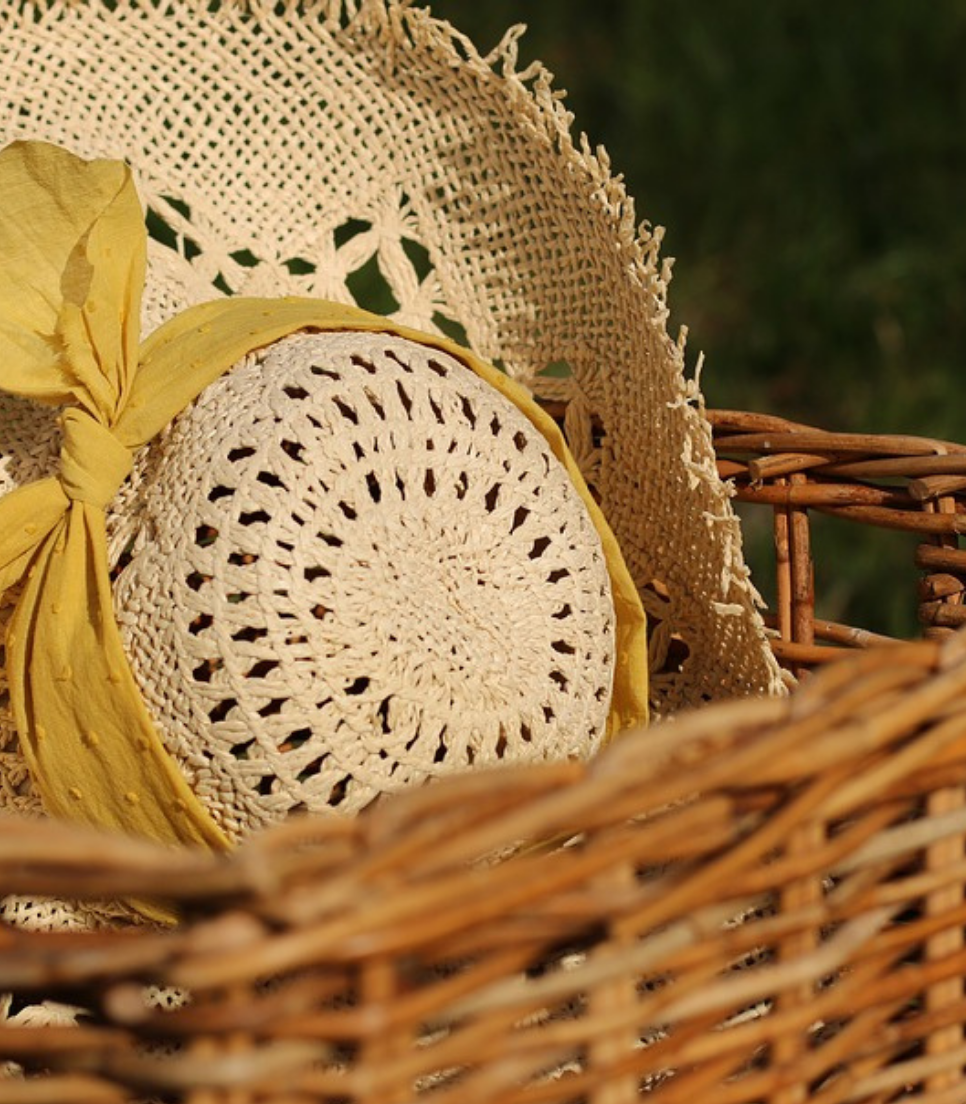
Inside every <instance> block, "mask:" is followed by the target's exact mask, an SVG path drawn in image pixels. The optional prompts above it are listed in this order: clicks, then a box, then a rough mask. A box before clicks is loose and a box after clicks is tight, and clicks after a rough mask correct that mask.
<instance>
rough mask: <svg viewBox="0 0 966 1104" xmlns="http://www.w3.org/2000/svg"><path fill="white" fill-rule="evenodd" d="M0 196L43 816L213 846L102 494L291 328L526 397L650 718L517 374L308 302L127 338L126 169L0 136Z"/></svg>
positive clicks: (13, 551)
mask: <svg viewBox="0 0 966 1104" xmlns="http://www.w3.org/2000/svg"><path fill="white" fill-rule="evenodd" d="M0 196H2V197H3V203H2V204H0V388H2V389H3V390H5V391H8V392H10V393H12V394H15V395H20V396H22V397H24V398H29V399H33V400H34V401H37V402H41V403H45V404H48V405H51V406H59V407H64V408H66V409H65V410H64V413H63V414H62V418H61V425H62V429H63V446H62V449H61V464H60V474H59V476H58V477H49V478H46V479H41V480H38V481H37V482H36V483H31V484H28V485H26V486H24V487H20V488H18V489H17V490H15V491H12V492H10V493H9V494H7V495H5V496H3V498H2V499H0V592H3V591H5V590H6V589H8V588H9V587H11V586H12V585H13V584H15V583H18V582H21V581H22V582H23V583H24V585H23V588H22V591H21V593H20V596H19V598H18V600H17V604H16V606H15V608H14V612H13V614H12V616H11V618H10V622H9V624H8V628H7V639H6V656H7V672H6V673H7V678H8V683H9V687H10V700H11V705H12V708H13V713H14V717H15V720H16V724H17V730H18V735H19V738H20V746H21V748H22V750H23V753H24V757H25V759H26V760H27V765H28V767H29V769H30V773H31V779H32V782H33V785H34V787H35V788H36V790H37V792H38V793H39V794H40V796H41V798H42V799H43V802H44V805H45V807H46V809H47V811H48V812H50V813H52V814H54V815H57V816H61V817H65V818H68V819H73V820H80V821H85V822H87V823H89V824H93V825H97V826H100V827H109V828H112V829H115V830H117V831H121V832H125V833H128V834H133V835H140V836H147V837H149V838H152V839H155V840H160V841H162V842H165V843H168V844H172V845H177V844H201V845H204V846H207V847H210V848H214V849H223V848H226V847H227V846H228V845H229V841H228V840H227V838H226V837H225V835H224V834H223V833H222V832H221V830H220V829H219V828H218V826H217V825H216V824H215V822H214V821H213V820H212V818H211V816H210V815H209V813H208V812H207V810H206V809H205V807H204V806H203V805H202V804H201V802H200V801H199V800H198V798H197V797H196V795H195V794H194V793H193V792H192V790H191V788H190V787H189V786H188V784H187V782H186V781H185V778H184V775H183V773H182V772H181V770H180V768H179V767H178V765H177V764H176V763H175V762H174V760H173V759H172V757H171V756H170V754H169V753H168V751H167V749H166V748H165V746H164V743H163V741H162V739H161V737H160V735H159V734H158V732H157V730H156V729H155V727H154V723H153V721H152V719H151V717H150V715H149V714H148V712H147V709H146V707H145V705H144V702H143V701H142V699H141V695H140V692H139V690H138V686H137V683H136V682H135V680H134V676H133V675H132V673H131V669H130V666H129V664H128V661H127V656H126V653H125V650H124V647H123V645H122V641H121V637H120V633H119V631H118V627H117V623H116V620H115V617H114V607H113V600H112V594H111V581H110V572H109V564H108V559H107V540H106V535H105V509H106V507H107V506H108V504H109V503H110V502H111V500H112V498H113V497H114V495H115V493H116V491H117V489H118V487H119V486H120V485H121V483H122V482H123V481H124V479H125V478H126V477H127V476H128V474H129V473H130V471H131V464H132V457H133V455H134V453H135V452H136V450H137V449H139V448H141V447H142V446H143V445H145V444H147V442H148V441H150V440H151V439H152V438H153V437H155V436H156V435H157V434H158V433H160V432H161V430H163V429H164V428H165V426H167V425H168V423H169V422H170V421H171V419H172V418H174V417H175V416H176V415H177V414H178V413H179V412H180V411H181V410H183V409H184V407H185V406H187V405H188V403H190V402H192V401H193V400H194V399H195V398H196V397H197V396H198V395H199V394H200V393H201V391H202V390H203V389H204V388H205V387H207V386H208V384H209V383H211V382H213V381H214V380H216V379H217V378H218V377H219V376H221V375H222V374H223V373H224V372H225V371H227V370H228V369H229V368H230V367H231V366H232V365H233V364H235V363H237V362H238V361H239V360H241V359H242V358H243V357H244V356H246V355H248V354H249V353H251V352H252V351H253V350H255V349H257V348H260V347H263V346H267V345H270V344H272V343H273V342H275V341H278V340H279V339H280V338H282V337H285V336H286V335H288V334H291V333H294V332H296V331H299V330H315V331H331V330H357V331H370V332H389V333H394V334H397V335H398V336H400V337H404V338H408V339H409V340H412V341H417V342H420V343H421V344H424V345H429V346H432V347H436V348H439V349H442V350H444V351H445V352H448V353H450V354H451V355H453V356H455V357H456V358H457V359H459V360H461V361H462V362H463V363H464V364H466V365H467V367H469V368H470V369H471V370H472V371H474V372H476V374H477V375H479V376H480V377H482V378H483V379H484V380H486V381H487V382H488V383H490V384H492V385H493V386H494V387H495V388H496V389H497V390H498V391H500V392H501V393H502V394H503V395H504V396H505V397H506V398H508V399H509V400H510V401H511V402H513V403H515V404H516V405H517V406H519V407H520V408H521V409H522V410H523V411H524V413H525V414H526V415H527V416H528V417H529V418H530V419H531V421H532V422H533V423H534V425H535V426H536V428H537V429H538V430H539V431H540V432H541V433H542V434H543V435H544V437H546V439H547V441H548V443H549V445H550V447H551V449H552V450H553V452H554V454H555V455H556V456H557V458H558V459H559V460H560V461H561V463H562V464H564V466H565V467H566V469H567V471H568V472H569V474H570V476H571V478H572V479H573V481H574V485H575V486H576V488H577V490H578V492H579V493H580V495H581V497H582V498H583V500H584V503H585V505H586V507H587V510H588V513H589V515H590V517H591V519H592V520H593V522H594V524H595V526H596V527H597V530H598V533H599V535H600V538H601V542H602V546H603V549H604V554H605V557H606V558H607V561H608V566H609V568H610V574H611V586H612V593H613V597H614V604H615V611H616V614H617V651H618V664H617V669H616V672H615V679H614V688H613V696H612V708H611V720H610V723H609V725H608V730H609V732H610V733H613V732H614V731H616V730H618V729H620V728H623V727H626V726H628V725H630V724H633V723H636V722H637V721H640V720H641V719H642V718H643V717H644V716H646V712H647V696H646V691H647V678H646V672H647V667H646V659H647V642H646V637H645V633H644V631H643V629H644V613H643V609H642V607H641V603H640V598H639V597H638V594H637V591H636V589H635V587H634V584H633V582H632V581H631V578H630V575H629V574H628V572H627V568H626V566H625V565H624V561H623V558H622V557H621V554H620V550H619V548H618V547H617V542H616V540H615V538H614V535H613V533H611V531H610V529H609V527H608V525H607V523H606V521H605V520H604V518H603V515H602V514H601V512H600V510H599V508H598V507H597V506H596V504H595V503H594V501H593V498H592V497H591V495H590V493H589V491H588V490H587V487H586V485H585V484H584V482H583V479H582V478H581V476H580V473H579V471H578V469H577V467H576V465H575V463H574V461H573V458H572V457H571V455H570V453H569V451H568V450H567V447H566V445H565V444H564V440H563V437H562V435H561V433H560V432H559V430H558V429H557V427H556V425H555V424H554V423H553V421H552V420H551V419H550V418H549V417H548V416H547V415H546V414H545V413H544V412H543V411H541V410H539V408H537V407H536V406H535V404H534V403H533V402H532V401H531V400H530V399H529V396H528V395H527V394H526V392H525V391H524V390H523V389H522V388H521V387H520V386H519V385H517V384H514V383H513V382H512V381H511V380H508V379H507V378H506V376H504V375H503V374H502V373H500V372H497V371H496V369H494V368H492V367H490V366H489V365H487V364H484V363H483V362H482V361H479V360H478V359H477V358H476V357H474V356H473V355H472V354H471V353H469V352H468V351H467V350H466V349H463V348H461V347H460V346H458V345H455V344H454V343H453V342H450V341H448V340H446V339H445V338H436V337H430V336H427V335H426V334H421V333H417V332H416V331H413V330H409V329H407V328H406V327H403V326H396V325H394V324H392V323H390V322H388V321H387V320H386V319H384V318H380V317H378V316H376V315H372V314H367V313H365V312H364V311H360V310H356V309H354V308H351V307H343V306H339V305H337V304H334V303H326V302H322V301H319V300H309V299H279V300H258V299H223V300H219V301H216V302H211V303H206V304H203V305H201V306H197V307H192V308H191V309H189V310H186V311H184V312H183V313H182V314H180V315H178V316H177V317H175V318H173V319H171V321H169V322H167V323H166V324H165V325H164V326H162V327H161V328H160V329H158V330H156V331H155V332H154V333H153V334H152V335H151V336H150V337H149V338H148V339H147V340H146V341H144V342H143V344H142V343H140V341H139V334H138V319H139V317H140V305H141V293H142V288H143V283H144V273H145V258H146V233H145V227H144V219H143V215H142V211H141V207H140V203H139V202H138V198H137V193H136V190H135V187H134V184H133V181H132V179H131V174H130V172H129V170H128V169H127V167H126V166H124V165H123V164H121V163H119V162H113V161H94V162H86V161H82V160H81V159H80V158H77V157H75V156H73V155H72V154H70V153H68V152H67V151H65V150H62V149H59V148H57V147H56V146H51V145H47V144H45V143H40V142H17V143H13V144H12V145H10V146H8V147H7V148H6V149H4V150H3V151H2V152H0ZM144 911H146V912H149V914H151V915H155V916H163V915H165V914H164V913H163V912H159V911H158V910H156V909H155V910H150V909H148V908H144Z"/></svg>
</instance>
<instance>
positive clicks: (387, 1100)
mask: <svg viewBox="0 0 966 1104" xmlns="http://www.w3.org/2000/svg"><path fill="white" fill-rule="evenodd" d="M359 975H360V976H359V989H360V997H361V1000H362V1003H363V1006H364V1007H367V1006H369V1005H371V1006H372V1007H374V1008H389V1007H391V1006H392V1001H393V998H394V997H396V996H398V995H399V978H398V976H397V973H396V967H395V965H394V963H393V961H392V959H391V958H389V957H377V958H371V959H366V960H365V961H364V962H363V963H362V965H361V967H360V970H359ZM399 1038H400V1036H399V1033H398V1032H391V1031H379V1030H377V1031H375V1032H374V1033H372V1034H370V1035H368V1036H367V1038H366V1040H365V1043H364V1044H363V1051H362V1054H361V1055H360V1056H359V1058H360V1066H361V1067H362V1068H363V1069H370V1070H373V1071H374V1072H377V1073H378V1071H379V1069H380V1067H381V1066H383V1065H384V1063H387V1062H390V1063H391V1062H392V1061H393V1060H394V1059H395V1058H396V1057H397V1050H398V1045H399ZM394 1080H396V1083H395V1084H389V1085H386V1086H385V1087H384V1088H383V1089H381V1090H380V1091H379V1092H378V1093H377V1094H376V1095H377V1097H378V1099H379V1101H380V1102H381V1104H406V1101H408V1100H411V1099H412V1087H411V1086H410V1085H407V1084H400V1083H399V1082H398V1080H397V1079H396V1078H394Z"/></svg>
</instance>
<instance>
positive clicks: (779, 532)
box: [774, 477, 793, 641]
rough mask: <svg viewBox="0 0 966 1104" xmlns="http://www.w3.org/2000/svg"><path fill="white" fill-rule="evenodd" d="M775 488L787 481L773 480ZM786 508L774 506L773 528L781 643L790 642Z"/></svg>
mask: <svg viewBox="0 0 966 1104" xmlns="http://www.w3.org/2000/svg"><path fill="white" fill-rule="evenodd" d="M775 484H776V486H779V487H785V486H787V485H788V480H787V479H785V478H784V477H783V478H780V479H776V480H775ZM790 513H791V511H790V509H789V508H788V507H787V506H776V507H775V515H774V526H775V582H776V595H775V604H776V606H777V617H778V635H779V637H780V638H781V639H782V640H783V641H790V640H792V638H793V637H792V553H791V538H790V532H789V530H790V525H789V515H790Z"/></svg>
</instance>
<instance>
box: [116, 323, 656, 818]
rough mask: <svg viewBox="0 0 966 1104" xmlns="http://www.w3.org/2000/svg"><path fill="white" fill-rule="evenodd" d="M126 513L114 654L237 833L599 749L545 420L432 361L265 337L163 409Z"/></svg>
mask: <svg viewBox="0 0 966 1104" xmlns="http://www.w3.org/2000/svg"><path fill="white" fill-rule="evenodd" d="M128 509H132V510H134V511H135V513H136V515H137V516H138V517H139V519H140V523H141V528H140V530H139V533H138V536H137V538H136V539H135V541H134V544H133V546H132V548H131V549H130V550H129V551H128V554H127V555H126V557H125V566H124V568H123V570H121V571H120V572H119V574H118V577H117V579H116V581H115V603H116V606H117V609H118V616H119V620H120V624H121V630H122V637H123V639H124V642H125V647H126V649H127V651H128V654H129V655H130V656H131V657H132V661H133V663H134V667H135V672H136V675H137V678H138V683H139V686H140V687H141V690H142V693H143V694H144V695H145V699H146V701H147V702H148V703H149V704H150V706H151V709H152V712H153V714H154V716H155V718H156V719H157V720H158V722H159V724H160V727H161V730H162V731H163V732H164V733H165V736H166V741H167V743H168V746H169V747H170V748H172V750H173V751H174V752H175V754H176V756H177V757H178V758H179V760H180V761H181V763H182V765H183V768H184V769H185V770H186V771H188V772H190V774H191V776H192V779H193V785H194V786H195V788H196V789H197V790H198V791H199V792H201V793H203V794H204V795H205V800H206V804H207V806H208V808H209V809H210V810H211V811H212V813H213V815H214V816H215V819H216V820H217V822H218V823H219V824H220V825H221V827H222V828H223V829H224V830H225V831H226V832H227V833H228V834H229V835H232V836H237V835H239V834H240V833H242V832H245V831H248V830H250V829H252V828H253V827H257V826H258V825H259V824H262V823H265V822H266V821H268V820H272V819H275V818H277V817H279V816H281V815H284V814H287V813H291V812H292V811H306V810H308V811H312V812H319V811H322V810H325V809H330V808H331V809H335V810H338V811H339V812H356V811H358V810H359V809H361V808H362V807H364V806H365V805H366V804H368V803H369V802H370V801H371V800H372V799H373V798H374V797H375V796H377V795H378V794H380V793H384V792H386V791H387V790H388V791H391V790H394V789H398V788H400V787H402V786H406V785H411V784H414V783H416V782H420V781H423V780H426V779H428V778H432V777H435V776H438V775H441V774H444V773H451V772H453V771H454V770H455V771H458V770H466V769H469V768H471V767H475V766H477V767H478V766H484V765H487V764H494V763H498V762H511V761H518V762H519V761H525V760H530V759H544V758H567V757H580V758H585V757H587V756H588V755H590V754H592V753H593V752H594V751H595V750H596V749H597V748H598V747H599V745H600V743H601V740H602V739H603V737H604V734H605V731H606V730H607V728H608V715H609V713H610V708H611V688H612V684H613V679H614V665H615V633H614V606H613V600H612V597H611V585H610V580H609V576H608V569H607V564H606V561H605V558H604V555H603V552H602V549H601V546H600V540H599V538H598V536H597V533H596V531H595V529H594V526H593V524H592V522H591V519H590V517H589V515H588V513H587V510H586V508H585V507H584V504H583V502H582V501H581V498H580V496H579V495H578V494H577V492H576V490H575V488H574V485H573V483H572V481H571V479H570V477H569V476H568V474H567V472H566V470H565V468H564V467H563V465H561V464H560V462H559V461H558V460H557V459H556V458H555V457H554V456H553V454H552V452H551V451H550V448H549V447H548V444H547V442H546V440H545V439H544V438H543V437H542V436H541V434H540V433H539V432H537V430H536V429H535V427H534V426H533V424H532V423H531V422H530V421H529V420H528V419H527V418H526V417H525V416H524V414H523V413H522V412H521V411H520V410H519V409H517V408H516V407H515V406H514V405H513V404H512V403H510V402H508V401H507V400H506V399H504V398H503V397H502V396H501V395H500V394H499V393H498V392H497V391H496V390H495V389H494V388H493V387H491V386H490V385H489V384H488V383H486V382H484V381H483V380H481V379H479V378H478V377H477V376H475V375H474V374H473V373H472V372H470V371H469V369H467V368H466V367H465V366H464V365H462V364H460V363H459V362H458V361H457V360H456V359H455V358H454V357H452V356H450V355H448V354H446V353H444V352H441V351H440V350H433V349H429V348H427V347H425V346H421V345H419V344H417V343H415V342H413V341H409V340H404V339H402V338H399V337H396V336H393V335H386V334H360V333H345V332H343V333H335V334H317V335H302V336H298V337H293V338H289V339H286V340H283V341H282V342H279V343H278V344H276V345H273V346H271V347H270V348H269V349H267V350H264V351H262V352H260V353H258V354H256V355H254V356H252V357H250V358H248V360H246V361H245V362H244V363H242V364H241V365H238V366H236V367H235V368H233V369H232V370H231V371H230V372H229V373H227V374H226V375H225V376H224V377H222V379H221V380H219V381H218V382H217V383H216V384H213V385H212V386H210V387H209V388H208V389H207V390H206V391H205V392H204V393H203V394H202V395H201V396H200V398H199V400H198V401H197V403H196V404H195V405H194V406H193V407H192V408H191V409H190V410H189V411H186V412H185V414H184V415H182V416H181V417H180V418H178V419H177V420H176V422H175V424H174V426H173V428H172V430H171V432H170V433H169V434H167V435H166V436H165V438H164V440H163V441H162V442H160V443H159V444H158V445H157V446H155V447H154V449H153V450H152V453H151V455H149V458H148V459H147V461H146V463H145V465H144V475H143V481H142V482H141V483H140V485H139V488H138V490H137V493H136V494H135V495H134V496H133V497H132V499H131V500H130V501H129V503H128ZM637 677H638V678H639V679H640V680H641V681H642V684H643V682H644V680H646V670H644V669H641V670H639V671H638V675H637Z"/></svg>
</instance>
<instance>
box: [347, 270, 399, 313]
mask: <svg viewBox="0 0 966 1104" xmlns="http://www.w3.org/2000/svg"><path fill="white" fill-rule="evenodd" d="M345 285H346V287H347V288H348V289H349V294H350V295H351V296H352V298H353V299H354V300H355V302H356V303H358V304H359V306H360V307H362V308H363V309H364V310H368V311H372V313H373V314H387V315H388V314H395V312H396V311H397V310H399V300H398V299H397V298H396V296H395V295H394V294H393V290H392V287H391V286H390V284H389V281H388V280H387V279H386V277H385V276H384V275H383V271H382V268H381V266H380V264H379V257H378V255H373V256H372V257H370V258H369V260H367V261H366V262H365V264H363V265H362V266H361V267H359V268H357V269H356V270H355V272H350V273H349V274H348V275H347V276H346V278H345Z"/></svg>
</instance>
